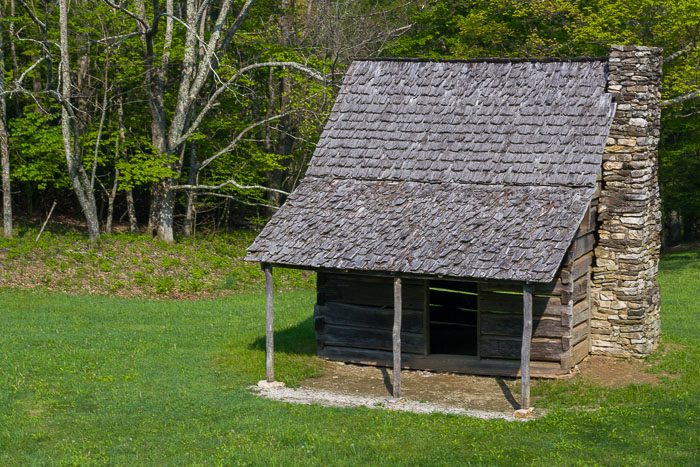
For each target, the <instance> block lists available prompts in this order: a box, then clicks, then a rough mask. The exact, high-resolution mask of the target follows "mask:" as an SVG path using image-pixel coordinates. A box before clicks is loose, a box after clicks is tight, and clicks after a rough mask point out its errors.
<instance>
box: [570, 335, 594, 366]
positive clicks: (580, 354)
mask: <svg viewBox="0 0 700 467" xmlns="http://www.w3.org/2000/svg"><path fill="white" fill-rule="evenodd" d="M590 353H591V347H590V341H589V340H588V339H586V340H583V341H581V342H579V343H578V344H576V345H575V346H574V348H573V349H572V350H571V366H572V367H573V366H574V365H578V364H579V363H581V361H583V359H584V358H586V357H587V356H588V355H589V354H590Z"/></svg>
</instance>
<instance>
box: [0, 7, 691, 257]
mask: <svg viewBox="0 0 700 467" xmlns="http://www.w3.org/2000/svg"><path fill="white" fill-rule="evenodd" d="M0 15H1V16H2V17H1V18H0V76H3V77H4V80H0V156H1V159H2V169H3V170H2V190H3V221H4V234H5V236H11V235H12V219H13V217H12V214H13V213H14V218H15V221H17V220H19V219H21V220H29V221H31V220H32V219H36V220H38V219H42V220H43V218H45V217H46V215H47V213H48V212H49V211H50V210H51V209H52V208H53V207H54V203H55V210H56V212H55V213H54V216H58V215H61V216H64V217H66V218H72V219H75V220H78V221H80V222H81V225H84V226H85V228H86V229H87V231H88V233H89V237H90V239H91V240H93V241H94V240H96V239H97V238H98V237H99V236H100V235H102V234H104V233H111V232H112V230H113V229H114V228H115V226H116V225H122V226H126V228H128V229H130V230H132V231H142V232H145V233H147V234H149V235H154V236H157V237H159V238H161V239H163V240H165V241H170V242H171V241H173V240H174V239H175V238H176V236H184V237H187V236H190V235H192V234H193V233H194V232H195V231H196V230H197V229H211V228H212V227H223V228H229V227H241V226H254V225H257V224H260V223H263V222H264V221H265V220H266V219H267V218H268V217H269V216H270V215H271V214H272V213H274V211H275V210H276V208H277V207H278V206H279V205H280V204H281V203H282V202H283V201H284V198H285V196H286V195H287V194H288V193H290V192H291V191H292V190H293V189H294V188H295V186H296V184H297V183H298V182H299V180H300V179H301V177H302V176H303V174H304V171H305V169H306V166H307V164H308V162H309V160H310V158H311V155H312V153H313V149H314V145H315V143H316V141H317V140H318V137H319V136H320V133H321V130H322V128H323V125H324V123H325V119H326V117H327V115H328V113H329V111H330V108H331V106H332V104H333V101H334V98H335V95H336V93H337V91H338V89H339V85H340V83H341V81H342V77H343V74H344V71H345V70H346V69H347V67H348V66H349V64H350V63H351V61H352V60H353V59H357V58H368V57H420V58H429V59H444V58H480V57H545V56H548V57H561V58H566V57H577V56H603V55H606V54H607V50H608V47H609V45H610V44H640V45H648V46H657V47H663V48H664V57H665V61H664V87H663V96H662V99H663V106H664V107H663V113H662V133H661V142H660V151H659V158H660V182H661V189H662V196H663V204H664V217H665V225H666V238H667V240H668V242H669V243H670V244H672V243H677V242H681V241H694V240H697V239H699V238H700V46H699V45H698V39H699V38H700V5H699V4H698V1H697V0H662V1H653V0H579V1H564V0H522V1H504V0H474V1H456V0H433V1H419V2H406V1H398V0H280V1H269V0H245V1H244V0H236V1H233V0H162V1H159V0H153V1H151V2H146V1H145V0H99V1H98V0H74V1H71V2H69V1H68V0H3V3H2V4H1V5H0Z"/></svg>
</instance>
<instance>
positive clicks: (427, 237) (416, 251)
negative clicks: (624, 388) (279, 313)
mask: <svg viewBox="0 0 700 467" xmlns="http://www.w3.org/2000/svg"><path fill="white" fill-rule="evenodd" d="M660 70H661V51H660V50H659V49H655V48H647V47H635V46H613V47H612V48H611V50H610V54H609V55H608V56H606V57H598V58H582V59H571V60H554V59H540V60H530V59H520V60H503V59H491V60H488V59H487V60H445V61H435V60H413V59H387V60H381V59H378V60H358V61H355V62H353V63H352V65H351V66H350V68H349V70H348V72H347V74H346V76H345V79H344V81H343V84H342V87H341V89H340V92H339V94H338V97H337V100H336V102H335V105H334V107H333V109H332V111H331V113H330V116H329V118H328V122H327V124H326V126H325V129H324V131H323V133H322V135H321V137H320V140H319V142H318V145H317V147H316V150H315V153H314V155H313V158H312V160H311V162H310V164H309V167H308V171H307V172H306V175H305V177H304V178H303V180H302V181H301V183H300V184H299V186H298V187H297V188H296V190H295V191H294V193H292V194H291V195H290V196H289V197H288V199H287V200H286V202H285V203H284V205H283V206H282V207H281V209H280V210H279V211H278V212H277V213H276V214H275V215H274V216H273V217H272V219H271V220H270V221H269V222H268V223H267V225H266V226H265V227H264V229H263V230H262V232H261V233H260V234H259V235H258V236H257V238H256V239H255V241H254V243H253V244H252V245H251V246H250V247H249V249H248V255H247V257H246V259H247V260H249V261H257V262H260V263H262V265H263V269H264V270H265V273H266V277H267V283H268V344H269V345H268V380H273V379H274V374H273V372H272V360H271V358H272V357H271V353H272V327H271V326H272V324H271V323H272V274H271V270H272V267H287V268H303V269H311V270H314V271H316V273H317V302H316V305H315V308H314V310H313V316H314V319H315V329H316V338H317V344H318V355H319V356H321V357H325V358H327V359H331V360H338V361H345V362H355V363H362V364H373V365H384V366H392V367H393V368H394V380H395V385H396V383H397V381H396V380H397V379H398V380H399V384H400V370H401V368H402V367H403V368H413V369H426V370H436V371H450V372H460V373H471V374H483V375H503V376H515V375H522V377H523V380H525V379H526V378H527V379H528V381H529V375H530V374H532V375H534V376H555V375H561V374H566V373H569V372H571V371H572V369H574V368H575V366H576V365H577V364H578V363H580V362H581V361H582V360H583V359H585V358H586V357H587V356H588V355H590V354H591V353H598V354H606V355H615V356H633V357H643V356H646V355H648V354H649V353H650V352H651V351H652V350H653V349H654V348H655V347H656V346H657V344H658V339H659V334H660V325H659V310H660V299H659V289H658V285H657V281H656V273H657V268H658V259H659V249H660V222H661V221H660V198H659V188H658V181H657V176H656V173H657V143H658V137H659V116H660V107H659V98H660V77H661V72H660ZM309 312H310V313H311V310H309ZM399 391H400V389H399V388H398V387H395V394H394V395H395V396H398V394H397V393H398V392H399ZM528 394H529V393H528ZM525 397H529V395H527V396H526V394H525V392H524V393H523V399H524V400H525V401H527V399H525ZM525 407H527V404H525Z"/></svg>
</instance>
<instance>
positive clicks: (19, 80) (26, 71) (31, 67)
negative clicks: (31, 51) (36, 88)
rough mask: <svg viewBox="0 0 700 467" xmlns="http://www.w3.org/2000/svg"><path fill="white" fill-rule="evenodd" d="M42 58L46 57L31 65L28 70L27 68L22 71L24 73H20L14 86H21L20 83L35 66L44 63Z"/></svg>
mask: <svg viewBox="0 0 700 467" xmlns="http://www.w3.org/2000/svg"><path fill="white" fill-rule="evenodd" d="M44 58H46V57H41V58H40V59H39V60H37V61H36V62H34V63H32V65H31V66H30V67H29V68H27V69H26V70H24V73H22V74H21V75H19V78H18V79H17V81H16V83H15V85H16V86H22V81H24V78H25V77H26V76H27V75H28V74H29V73H31V72H32V70H33V69H34V68H36V67H37V66H39V64H40V63H41V62H43V61H44Z"/></svg>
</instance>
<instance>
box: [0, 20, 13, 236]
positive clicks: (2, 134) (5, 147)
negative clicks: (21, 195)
mask: <svg viewBox="0 0 700 467" xmlns="http://www.w3.org/2000/svg"><path fill="white" fill-rule="evenodd" d="M2 16H3V11H2V8H0V162H1V163H2V227H3V230H2V233H3V236H4V237H5V238H11V237H12V186H11V184H10V148H9V145H10V138H9V134H8V131H7V112H6V108H5V94H3V93H4V92H5V53H4V49H3V39H4V38H3V36H4V33H5V27H4V23H3V21H4V18H3V17H2Z"/></svg>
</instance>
